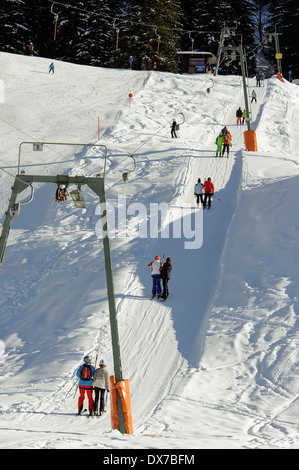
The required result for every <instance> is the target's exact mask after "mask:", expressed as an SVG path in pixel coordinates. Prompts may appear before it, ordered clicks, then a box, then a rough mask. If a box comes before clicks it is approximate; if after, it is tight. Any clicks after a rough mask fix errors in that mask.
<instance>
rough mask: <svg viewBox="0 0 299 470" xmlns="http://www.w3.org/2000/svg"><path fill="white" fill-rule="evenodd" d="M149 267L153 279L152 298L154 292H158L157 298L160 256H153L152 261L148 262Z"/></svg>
mask: <svg viewBox="0 0 299 470" xmlns="http://www.w3.org/2000/svg"><path fill="white" fill-rule="evenodd" d="M148 266H149V267H150V268H151V273H152V279H153V288H152V294H153V296H152V299H154V298H155V296H156V294H158V298H159V297H160V295H161V293H162V291H161V281H160V270H161V267H162V263H161V262H160V256H155V259H154V261H152V262H151V263H149V264H148Z"/></svg>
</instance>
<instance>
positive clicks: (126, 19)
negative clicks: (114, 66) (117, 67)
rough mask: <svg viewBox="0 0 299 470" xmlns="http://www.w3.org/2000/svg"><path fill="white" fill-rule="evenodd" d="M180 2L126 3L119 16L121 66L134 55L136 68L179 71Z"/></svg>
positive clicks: (156, 0)
mask: <svg viewBox="0 0 299 470" xmlns="http://www.w3.org/2000/svg"><path fill="white" fill-rule="evenodd" d="M179 6H180V5H179V2H178V1H175V0H172V1H170V0H160V1H158V0H148V1H147V2H146V3H143V2H141V1H139V0H132V1H130V2H126V8H125V10H124V12H125V14H123V15H122V17H119V24H120V40H119V44H120V53H119V58H118V63H121V64H122V65H126V61H127V60H128V58H129V57H130V56H133V61H134V62H133V63H134V68H137V69H140V68H150V69H151V68H154V64H155V63H156V66H157V69H158V70H163V71H164V70H167V71H169V72H176V71H177V69H178V66H177V49H178V45H179V40H180V28H181V24H180V11H179Z"/></svg>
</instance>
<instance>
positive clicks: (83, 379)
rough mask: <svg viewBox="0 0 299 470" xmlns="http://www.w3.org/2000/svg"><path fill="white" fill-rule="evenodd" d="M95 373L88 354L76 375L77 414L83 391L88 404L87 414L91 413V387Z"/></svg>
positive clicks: (92, 404) (82, 398)
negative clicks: (77, 378) (77, 386)
mask: <svg viewBox="0 0 299 470" xmlns="http://www.w3.org/2000/svg"><path fill="white" fill-rule="evenodd" d="M94 373H95V368H94V367H93V366H92V365H91V358H90V357H89V356H85V357H84V364H82V366H80V367H79V369H78V370H77V374H76V375H77V377H79V392H80V395H79V399H78V415H80V414H81V413H82V410H83V403H84V397H85V392H86V393H87V397H88V404H89V415H90V416H91V415H92V414H93V408H94V401H93V396H92V392H93V388H92V379H93V376H94Z"/></svg>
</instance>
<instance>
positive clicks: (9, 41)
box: [0, 0, 298, 76]
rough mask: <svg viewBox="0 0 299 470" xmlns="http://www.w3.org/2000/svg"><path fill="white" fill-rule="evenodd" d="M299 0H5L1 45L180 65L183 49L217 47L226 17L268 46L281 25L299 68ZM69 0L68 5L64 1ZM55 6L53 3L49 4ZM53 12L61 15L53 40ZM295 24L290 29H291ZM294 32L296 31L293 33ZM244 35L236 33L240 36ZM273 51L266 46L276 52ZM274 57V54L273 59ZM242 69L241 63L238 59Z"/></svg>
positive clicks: (287, 54) (247, 39) (249, 44)
mask: <svg viewBox="0 0 299 470" xmlns="http://www.w3.org/2000/svg"><path fill="white" fill-rule="evenodd" d="M296 2H297V0H283V1H282V0H254V1H251V0H146V1H145V2H144V1H140V0H129V1H123V0H84V1H81V0H60V1H59V2H58V3H54V4H51V2H50V1H48V0H35V1H34V2H32V1H31V0H1V5H0V50H2V51H5V52H13V53H18V54H20V53H21V54H28V50H29V43H30V42H32V43H33V44H34V46H35V51H36V53H38V54H39V55H40V56H42V57H49V58H51V59H59V60H64V61H69V62H75V63H79V64H86V65H95V66H104V67H126V66H127V64H128V62H127V61H128V58H129V57H130V56H132V57H133V64H134V65H133V68H135V69H140V68H148V69H152V68H153V66H154V63H156V64H157V69H158V70H162V71H164V70H165V71H170V72H178V71H180V63H179V61H178V57H177V51H178V50H190V51H191V50H192V47H193V49H197V50H204V51H209V52H212V53H213V54H214V55H217V50H218V46H219V38H220V31H221V28H222V27H223V25H224V24H226V25H227V26H228V27H230V26H234V25H236V23H235V22H237V30H236V32H237V33H238V35H237V37H236V39H235V41H236V40H238V41H239V40H240V39H239V38H240V37H241V36H240V35H242V44H243V45H244V47H245V48H246V50H248V54H249V57H250V53H251V51H256V50H257V47H258V46H259V43H260V45H261V48H264V40H263V39H264V38H263V32H264V28H267V31H270V30H271V28H273V27H274V25H275V24H276V25H277V31H278V32H279V33H280V35H279V40H280V49H281V52H282V53H283V59H282V65H283V67H284V69H285V74H286V73H287V71H288V70H289V69H291V70H292V72H293V76H295V75H296V74H297V75H298V64H297V63H296V57H297V45H296V41H294V39H293V36H295V34H297V37H298V8H297V7H296ZM62 4H63V5H62ZM51 7H52V11H51ZM54 14H57V15H58V21H57V33H56V39H55V40H54V29H55V23H54V18H55V17H54ZM290 32H292V34H291V33H290ZM295 37H296V36H295ZM237 38H238V39H237ZM274 52H275V51H273V50H271V48H269V44H268V45H267V48H266V49H265V53H267V54H268V56H269V57H270V58H271V60H273V58H274ZM273 61H274V60H273ZM235 68H236V70H237V67H235Z"/></svg>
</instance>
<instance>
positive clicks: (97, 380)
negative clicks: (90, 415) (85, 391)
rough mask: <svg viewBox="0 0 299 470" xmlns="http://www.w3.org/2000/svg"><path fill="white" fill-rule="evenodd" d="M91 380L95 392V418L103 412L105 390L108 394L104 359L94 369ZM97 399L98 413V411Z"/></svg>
mask: <svg viewBox="0 0 299 470" xmlns="http://www.w3.org/2000/svg"><path fill="white" fill-rule="evenodd" d="M93 379H94V382H93V386H94V391H95V401H94V414H95V415H96V416H101V415H102V414H103V413H104V412H105V394H106V390H107V392H109V372H108V370H107V369H106V362H105V361H104V359H101V360H100V367H99V368H98V369H96V371H95V373H94V376H93ZM100 395H101V397H100ZM99 397H100V411H98V405H99Z"/></svg>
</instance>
